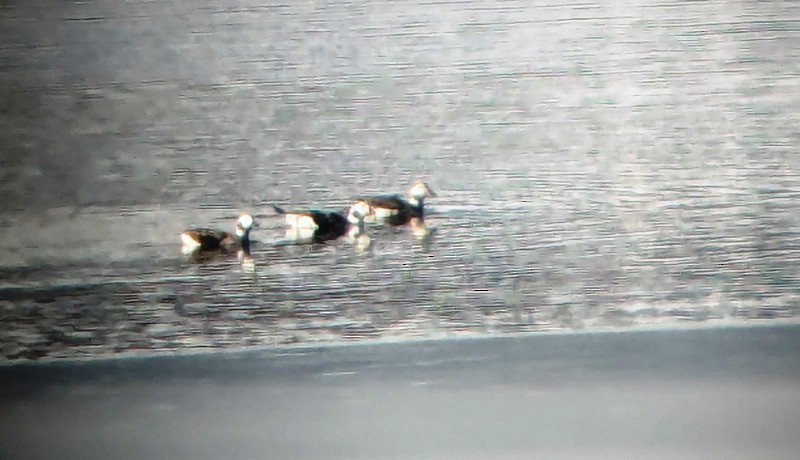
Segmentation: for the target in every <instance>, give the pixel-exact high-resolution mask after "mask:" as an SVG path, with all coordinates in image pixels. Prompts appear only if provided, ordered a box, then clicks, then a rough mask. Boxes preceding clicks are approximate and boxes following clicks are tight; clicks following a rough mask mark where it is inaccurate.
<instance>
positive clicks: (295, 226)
mask: <svg viewBox="0 0 800 460" xmlns="http://www.w3.org/2000/svg"><path fill="white" fill-rule="evenodd" d="M272 208H273V209H275V212H277V213H278V214H281V215H283V216H284V218H285V219H286V223H287V224H289V225H290V226H291V228H290V229H289V230H287V232H286V237H287V239H289V240H291V241H292V242H294V243H323V242H325V241H330V240H335V239H337V238H339V237H341V236H347V237H348V238H349V239H352V240H356V239H358V238H361V237H364V236H366V229H365V227H364V217H365V216H367V215H368V214H369V213H370V209H369V205H367V204H366V203H363V202H357V203H354V204H353V205H352V206H350V207H349V208H347V209H346V210H345V211H344V212H343V213H342V212H338V211H321V210H317V209H309V210H295V209H292V210H286V209H284V208H281V207H279V206H277V205H274V204H273V205H272Z"/></svg>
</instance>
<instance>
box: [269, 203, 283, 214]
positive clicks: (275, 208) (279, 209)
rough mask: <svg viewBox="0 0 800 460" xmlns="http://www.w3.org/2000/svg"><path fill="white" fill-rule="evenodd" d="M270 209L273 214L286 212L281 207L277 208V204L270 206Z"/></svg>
mask: <svg viewBox="0 0 800 460" xmlns="http://www.w3.org/2000/svg"><path fill="white" fill-rule="evenodd" d="M272 209H274V210H275V212H277V213H278V214H286V210H285V209H283V208H282V207H280V206H278V205H277V204H274V203H273V204H272Z"/></svg>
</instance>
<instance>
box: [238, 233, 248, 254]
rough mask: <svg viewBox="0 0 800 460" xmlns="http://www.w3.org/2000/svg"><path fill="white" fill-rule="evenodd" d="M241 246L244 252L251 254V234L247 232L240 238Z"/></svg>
mask: <svg viewBox="0 0 800 460" xmlns="http://www.w3.org/2000/svg"><path fill="white" fill-rule="evenodd" d="M239 245H240V246H241V247H242V251H244V252H245V253H247V254H249V253H250V232H249V231H246V232H244V234H243V235H242V236H240V237H239Z"/></svg>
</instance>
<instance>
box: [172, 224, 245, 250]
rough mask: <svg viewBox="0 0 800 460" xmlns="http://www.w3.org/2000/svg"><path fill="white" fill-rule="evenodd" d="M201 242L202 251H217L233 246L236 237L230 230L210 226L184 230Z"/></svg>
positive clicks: (200, 248)
mask: <svg viewBox="0 0 800 460" xmlns="http://www.w3.org/2000/svg"><path fill="white" fill-rule="evenodd" d="M183 233H184V234H186V235H187V236H189V237H190V238H191V239H193V240H195V241H196V242H198V243H199V244H200V247H199V248H198V249H199V250H200V251H216V250H218V249H224V248H227V247H230V246H232V245H233V244H234V243H235V242H236V238H235V237H234V236H233V235H231V234H229V233H228V232H223V231H221V230H212V229H209V228H193V229H190V230H186V231H184V232H183Z"/></svg>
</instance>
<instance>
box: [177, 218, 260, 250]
mask: <svg viewBox="0 0 800 460" xmlns="http://www.w3.org/2000/svg"><path fill="white" fill-rule="evenodd" d="M253 224H254V221H253V216H251V215H250V214H242V215H240V216H239V218H238V219H236V224H235V225H234V234H230V233H228V232H225V231H222V230H212V229H209V228H192V229H189V230H184V231H183V232H181V241H183V253H184V254H185V255H192V254H199V253H213V252H221V253H228V252H239V254H240V258H241V257H242V256H243V255H244V256H247V255H249V254H250V230H251V229H252V228H253Z"/></svg>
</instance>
